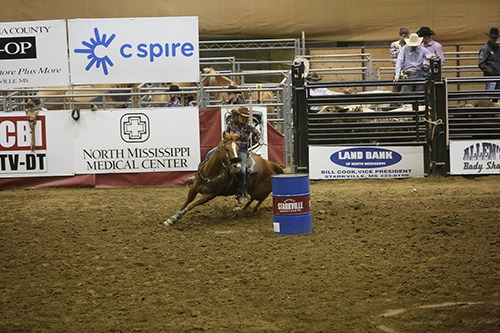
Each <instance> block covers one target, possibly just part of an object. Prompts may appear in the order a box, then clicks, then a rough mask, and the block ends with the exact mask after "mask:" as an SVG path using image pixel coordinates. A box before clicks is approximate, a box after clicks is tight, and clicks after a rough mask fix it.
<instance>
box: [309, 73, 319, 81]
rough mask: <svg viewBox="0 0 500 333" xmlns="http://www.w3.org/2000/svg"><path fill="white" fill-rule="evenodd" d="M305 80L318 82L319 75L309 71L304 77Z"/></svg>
mask: <svg viewBox="0 0 500 333" xmlns="http://www.w3.org/2000/svg"><path fill="white" fill-rule="evenodd" d="M306 80H307V81H311V82H319V81H321V76H319V75H318V73H311V74H309V75H308V76H307V77H306Z"/></svg>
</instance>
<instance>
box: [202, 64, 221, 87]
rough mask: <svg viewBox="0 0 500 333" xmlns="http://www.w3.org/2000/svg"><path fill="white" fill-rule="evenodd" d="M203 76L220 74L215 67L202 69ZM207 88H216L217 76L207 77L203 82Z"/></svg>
mask: <svg viewBox="0 0 500 333" xmlns="http://www.w3.org/2000/svg"><path fill="white" fill-rule="evenodd" d="M200 72H201V74H202V75H203V74H219V72H217V71H216V70H214V68H213V67H204V68H200ZM201 82H202V83H203V84H204V85H206V86H216V85H217V78H216V77H215V76H207V77H205V78H204V79H203V80H202V81H201Z"/></svg>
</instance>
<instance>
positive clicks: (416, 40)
mask: <svg viewBox="0 0 500 333" xmlns="http://www.w3.org/2000/svg"><path fill="white" fill-rule="evenodd" d="M423 39H424V38H423V37H418V35H417V34H411V35H410V38H405V43H406V45H409V46H419V45H420V44H422V40H423Z"/></svg>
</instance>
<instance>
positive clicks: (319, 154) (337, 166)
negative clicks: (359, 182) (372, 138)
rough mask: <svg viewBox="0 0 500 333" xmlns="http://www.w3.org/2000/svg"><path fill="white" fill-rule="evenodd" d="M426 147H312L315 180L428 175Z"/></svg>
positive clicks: (310, 154)
mask: <svg viewBox="0 0 500 333" xmlns="http://www.w3.org/2000/svg"><path fill="white" fill-rule="evenodd" d="M423 158H424V156H423V148H422V147H339V146H332V147H329V146H310V147H309V173H310V177H311V179H356V178H408V177H423V176H424V161H423Z"/></svg>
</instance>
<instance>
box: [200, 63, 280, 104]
mask: <svg viewBox="0 0 500 333" xmlns="http://www.w3.org/2000/svg"><path fill="white" fill-rule="evenodd" d="M201 73H202V74H220V73H219V72H217V71H216V70H214V69H213V68H212V67H209V68H203V69H202V70H201ZM203 84H204V85H205V86H209V87H214V86H220V87H229V86H235V87H238V86H240V84H241V81H240V84H238V83H237V82H235V81H233V80H231V79H230V78H228V77H226V76H224V75H216V76H207V77H206V78H205V79H204V80H203ZM255 88H256V89H259V90H258V91H253V92H252V100H253V101H257V103H258V104H265V103H274V101H275V100H276V97H275V96H274V94H273V92H272V91H269V90H260V89H262V85H256V86H255ZM243 96H244V99H245V101H247V103H248V102H249V101H250V93H249V92H248V91H244V92H243ZM215 100H218V101H223V100H227V93H222V92H218V93H215ZM267 112H268V113H272V112H274V107H271V106H270V107H268V108H267Z"/></svg>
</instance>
